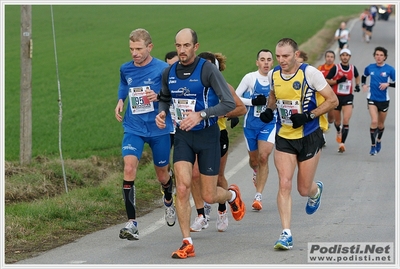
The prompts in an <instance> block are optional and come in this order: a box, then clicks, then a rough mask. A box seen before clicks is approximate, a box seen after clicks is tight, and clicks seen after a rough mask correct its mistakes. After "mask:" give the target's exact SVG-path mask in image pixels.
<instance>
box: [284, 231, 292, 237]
mask: <svg viewBox="0 0 400 269" xmlns="http://www.w3.org/2000/svg"><path fill="white" fill-rule="evenodd" d="M282 233H287V235H289V236H291V235H292V232H291V231H290V229H283V231H282Z"/></svg>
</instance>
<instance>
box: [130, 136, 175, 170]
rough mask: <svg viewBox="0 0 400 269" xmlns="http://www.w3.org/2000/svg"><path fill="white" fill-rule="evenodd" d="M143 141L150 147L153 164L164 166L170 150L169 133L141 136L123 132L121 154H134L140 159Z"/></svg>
mask: <svg viewBox="0 0 400 269" xmlns="http://www.w3.org/2000/svg"><path fill="white" fill-rule="evenodd" d="M145 143H147V144H149V146H150V148H151V152H152V154H153V163H154V165H155V166H158V167H164V166H166V165H168V163H169V157H170V150H171V148H170V146H171V142H170V134H165V135H159V136H154V137H143V136H138V135H134V134H131V133H124V138H123V139H122V156H123V157H125V156H128V155H134V156H136V157H137V158H138V160H140V157H141V156H142V153H143V148H144V144H145Z"/></svg>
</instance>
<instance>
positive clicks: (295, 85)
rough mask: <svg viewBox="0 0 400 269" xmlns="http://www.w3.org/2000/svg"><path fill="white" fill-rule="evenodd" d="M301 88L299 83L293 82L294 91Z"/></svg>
mask: <svg viewBox="0 0 400 269" xmlns="http://www.w3.org/2000/svg"><path fill="white" fill-rule="evenodd" d="M300 88H301V83H300V82H299V81H295V82H293V89H295V90H300Z"/></svg>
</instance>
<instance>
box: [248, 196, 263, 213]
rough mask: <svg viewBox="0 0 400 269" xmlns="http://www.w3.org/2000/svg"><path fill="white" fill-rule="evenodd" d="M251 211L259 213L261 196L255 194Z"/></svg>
mask: <svg viewBox="0 0 400 269" xmlns="http://www.w3.org/2000/svg"><path fill="white" fill-rule="evenodd" d="M251 207H252V209H253V210H257V211H260V210H261V209H262V196H261V194H256V196H255V197H254V201H253V205H252V206H251Z"/></svg>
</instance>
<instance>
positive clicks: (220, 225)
mask: <svg viewBox="0 0 400 269" xmlns="http://www.w3.org/2000/svg"><path fill="white" fill-rule="evenodd" d="M227 229H228V216H227V214H226V210H225V211H224V212H221V211H219V210H218V217H217V231H218V232H225V231H226V230H227Z"/></svg>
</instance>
